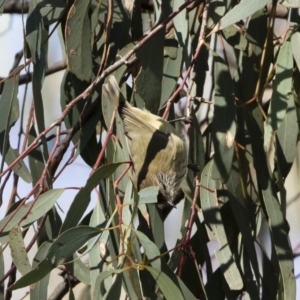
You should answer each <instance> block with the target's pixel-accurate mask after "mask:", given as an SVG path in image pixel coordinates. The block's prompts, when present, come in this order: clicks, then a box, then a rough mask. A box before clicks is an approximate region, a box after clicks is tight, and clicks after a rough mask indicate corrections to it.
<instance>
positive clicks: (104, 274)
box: [93, 269, 125, 299]
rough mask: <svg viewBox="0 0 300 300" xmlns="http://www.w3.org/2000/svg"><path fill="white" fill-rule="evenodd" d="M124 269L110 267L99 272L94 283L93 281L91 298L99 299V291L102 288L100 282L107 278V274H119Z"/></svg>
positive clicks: (100, 295) (100, 294)
mask: <svg viewBox="0 0 300 300" xmlns="http://www.w3.org/2000/svg"><path fill="white" fill-rule="evenodd" d="M124 270H125V269H111V270H109V271H103V272H101V273H100V274H99V275H98V277H97V279H96V283H95V290H94V293H93V299H101V297H102V293H101V289H102V284H103V281H104V280H105V279H106V278H108V277H109V276H113V275H114V274H120V273H122V272H123V271H124Z"/></svg>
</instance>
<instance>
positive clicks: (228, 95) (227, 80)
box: [212, 58, 236, 183]
mask: <svg viewBox="0 0 300 300" xmlns="http://www.w3.org/2000/svg"><path fill="white" fill-rule="evenodd" d="M214 98H215V107H214V117H213V121H212V138H213V145H214V150H215V154H214V163H213V165H212V179H220V180H221V181H222V182H223V183H225V182H226V181H227V179H228V176H229V173H230V168H231V165H232V159H233V153H234V140H235V134H236V122H235V118H236V112H235V99H234V88H233V81H232V79H231V76H230V73H229V69H228V66H227V65H226V64H225V62H224V61H222V60H221V59H220V58H216V60H215V95H214Z"/></svg>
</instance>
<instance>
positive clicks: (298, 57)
mask: <svg viewBox="0 0 300 300" xmlns="http://www.w3.org/2000/svg"><path fill="white" fill-rule="evenodd" d="M291 44H292V53H293V56H294V59H295V62H296V65H297V67H298V70H299V71H300V51H299V49H300V32H299V31H296V32H294V33H293V34H292V37H291Z"/></svg>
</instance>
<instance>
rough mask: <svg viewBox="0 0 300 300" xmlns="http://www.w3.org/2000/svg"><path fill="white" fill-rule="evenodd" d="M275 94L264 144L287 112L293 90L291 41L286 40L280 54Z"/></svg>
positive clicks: (271, 103)
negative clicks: (289, 96)
mask: <svg viewBox="0 0 300 300" xmlns="http://www.w3.org/2000/svg"><path fill="white" fill-rule="evenodd" d="M276 65H277V66H276V77H275V80H274V83H273V94H272V98H271V102H270V106H269V110H268V117H267V122H266V129H265V134H264V144H265V145H267V144H268V143H269V142H270V140H271V137H272V135H273V134H274V132H276V131H277V130H278V128H279V127H280V124H281V122H282V121H283V118H284V116H285V114H286V110H287V106H288V101H287V100H288V95H289V93H291V91H292V74H293V57H292V47H291V42H290V41H285V42H284V44H283V46H282V48H281V49H280V52H279V54H278V59H277V64H276Z"/></svg>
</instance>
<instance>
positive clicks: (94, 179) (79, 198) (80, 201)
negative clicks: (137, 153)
mask: <svg viewBox="0 0 300 300" xmlns="http://www.w3.org/2000/svg"><path fill="white" fill-rule="evenodd" d="M121 164H122V163H114V164H108V165H105V166H103V167H100V168H99V169H98V170H97V171H95V172H94V173H93V175H92V176H91V177H90V178H89V179H88V180H87V182H86V184H85V186H84V187H83V188H82V189H81V190H80V191H79V192H78V193H77V195H76V196H75V198H74V200H73V202H72V204H71V207H70V208H69V210H68V213H67V215H66V218H65V221H64V223H63V225H62V228H61V232H64V231H65V230H67V229H69V228H72V227H75V226H76V225H77V223H78V222H79V220H80V219H81V217H82V216H83V214H84V212H85V210H86V209H87V207H88V205H89V203H90V194H91V191H92V190H93V189H94V188H95V187H96V186H97V185H98V184H99V183H100V180H102V179H104V178H107V177H109V176H111V174H112V173H113V172H114V171H115V170H116V169H117V168H118V167H119V166H120V165H121Z"/></svg>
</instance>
